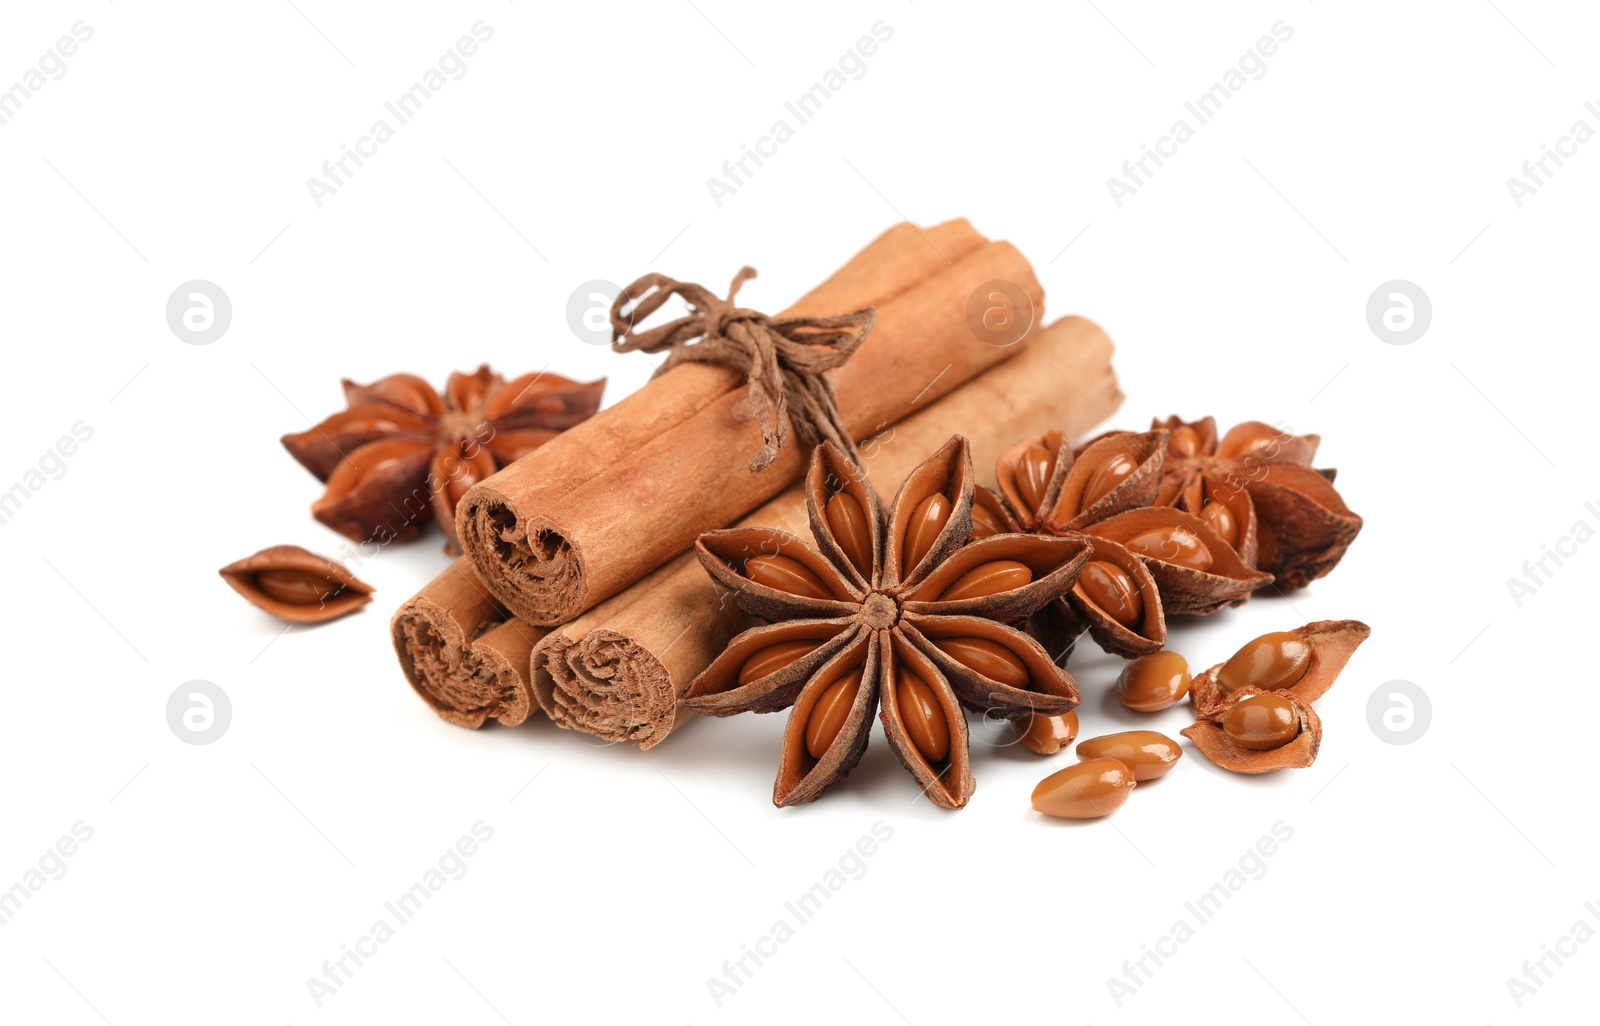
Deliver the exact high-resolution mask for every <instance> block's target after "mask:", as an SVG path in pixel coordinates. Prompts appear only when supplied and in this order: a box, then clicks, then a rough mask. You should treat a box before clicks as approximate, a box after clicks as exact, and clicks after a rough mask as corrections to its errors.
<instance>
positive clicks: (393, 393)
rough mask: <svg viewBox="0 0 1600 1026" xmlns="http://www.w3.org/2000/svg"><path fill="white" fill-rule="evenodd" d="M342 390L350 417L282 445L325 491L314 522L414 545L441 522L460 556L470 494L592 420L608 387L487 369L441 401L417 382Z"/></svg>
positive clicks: (456, 382)
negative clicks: (459, 524)
mask: <svg viewBox="0 0 1600 1026" xmlns="http://www.w3.org/2000/svg"><path fill="white" fill-rule="evenodd" d="M343 384H344V395H345V404H346V408H345V409H343V410H340V411H339V412H338V413H335V414H333V415H332V416H331V417H328V418H327V419H326V420H324V421H322V423H320V424H317V425H315V426H314V427H311V428H309V429H307V430H305V431H300V432H297V433H295V434H288V435H284V436H283V445H284V448H286V449H288V450H289V453H290V455H292V456H293V457H294V458H295V459H297V460H299V461H300V463H301V465H302V466H304V467H305V468H306V469H307V470H309V471H311V472H312V473H313V474H315V475H316V476H317V477H318V479H320V480H322V481H326V482H327V484H328V490H327V491H326V492H325V493H324V494H323V495H322V497H321V498H320V499H318V500H317V501H316V502H314V503H312V505H311V513H312V515H313V516H315V517H316V518H317V519H318V520H320V521H321V522H322V523H324V524H326V525H327V526H329V527H331V528H333V529H334V530H335V531H338V532H339V533H340V534H342V535H344V536H345V537H347V538H350V539H352V540H354V541H360V542H366V541H372V542H379V543H387V542H390V541H404V540H406V539H409V538H412V537H414V536H415V535H416V534H417V533H418V532H419V531H420V530H421V529H422V527H423V525H425V524H426V523H427V522H428V521H429V520H430V519H434V518H437V519H438V521H439V525H440V526H441V527H442V528H444V533H445V541H446V544H445V551H446V552H448V553H450V554H451V555H455V554H457V553H459V551H460V547H459V544H458V542H457V539H456V531H455V508H456V503H457V502H458V501H460V499H461V496H462V495H463V494H464V493H465V492H466V490H467V489H468V488H470V487H472V486H473V485H475V484H477V483H478V482H479V481H481V480H483V479H484V478H486V477H488V476H489V475H490V474H493V473H494V472H495V471H496V470H498V469H500V468H501V467H503V466H505V465H506V464H508V463H510V462H511V461H512V460H515V459H517V458H518V457H520V456H523V455H525V454H527V453H529V452H532V451H533V450H534V449H536V448H538V447H539V446H541V445H543V444H544V443H545V442H548V441H549V440H550V439H551V438H553V437H555V436H556V435H557V434H559V433H560V432H561V431H564V430H566V429H567V428H569V427H572V426H573V425H574V424H577V423H578V422H580V421H583V420H586V419H588V418H589V417H590V416H592V415H593V414H594V411H595V410H596V408H598V407H599V405H600V392H601V390H602V389H603V388H604V387H605V379H603V378H602V379H601V380H599V381H590V382H586V383H580V382H576V381H572V380H570V379H568V378H564V377H561V376H560V375H558V374H547V373H544V372H542V371H541V372H538V373H534V374H524V375H523V376H521V377H519V378H514V379H512V380H511V381H506V379H505V378H504V377H502V376H501V375H499V374H497V373H495V372H494V371H492V370H490V369H489V366H488V364H484V365H482V366H480V367H479V368H478V369H477V371H476V372H474V373H472V374H465V373H461V372H459V371H458V372H456V373H453V374H451V375H450V380H449V383H448V384H447V385H446V386H445V391H444V394H443V395H440V394H439V393H438V392H437V391H435V390H434V388H433V386H432V385H430V384H428V383H427V382H426V381H424V380H423V379H422V378H420V377H418V376H417V375H415V374H391V375H389V376H388V377H386V378H382V379H380V380H378V381H374V382H373V383H372V384H370V385H358V384H356V383H355V382H353V381H351V380H349V379H348V378H346V379H345V380H344V382H343Z"/></svg>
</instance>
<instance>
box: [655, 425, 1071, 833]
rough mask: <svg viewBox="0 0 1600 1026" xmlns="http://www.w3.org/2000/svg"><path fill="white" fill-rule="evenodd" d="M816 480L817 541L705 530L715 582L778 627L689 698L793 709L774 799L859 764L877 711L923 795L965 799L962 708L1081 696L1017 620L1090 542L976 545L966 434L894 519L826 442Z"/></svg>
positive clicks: (930, 466) (698, 683) (926, 471)
mask: <svg viewBox="0 0 1600 1026" xmlns="http://www.w3.org/2000/svg"><path fill="white" fill-rule="evenodd" d="M805 487H806V504H807V508H808V510H809V512H810V521H811V530H812V534H813V535H814V536H815V538H816V543H817V548H816V549H812V548H810V547H809V546H807V545H806V544H805V543H804V542H802V541H801V540H800V539H798V538H796V537H794V536H792V535H789V534H786V533H784V532H782V531H774V530H765V529H753V528H746V529H733V530H726V531H712V532H708V533H706V534H703V535H701V536H700V540H699V541H698V543H697V544H696V546H695V549H696V552H697V554H698V556H699V558H700V561H701V563H702V564H703V565H704V566H705V568H706V570H707V572H708V573H709V574H710V575H711V577H712V578H713V579H714V580H716V581H717V582H718V583H719V584H721V585H722V586H724V587H726V588H727V589H729V591H730V592H731V593H732V594H733V597H734V598H735V600H736V601H738V602H739V604H740V605H742V606H743V607H744V608H745V609H746V610H748V611H749V612H751V613H754V614H755V615H757V616H759V617H762V618H763V619H765V620H768V621H770V622H769V623H768V624H765V625H763V626H760V627H756V628H753V629H751V630H748V631H745V632H744V633H743V634H740V635H739V636H738V637H736V638H734V640H733V641H732V642H731V643H730V644H729V645H728V648H727V650H726V651H725V652H723V654H722V655H721V656H719V657H718V658H717V659H716V660H715V661H714V662H713V663H712V664H711V665H710V666H709V667H707V668H706V669H705V671H703V672H702V673H701V674H700V675H699V676H698V677H696V678H695V679H694V680H693V681H692V682H691V683H690V685H689V688H688V690H687V691H686V692H685V695H684V698H683V701H682V705H683V707H684V708H686V709H690V710H694V711H696V712H702V713H707V714H710V715H714V716H728V715H732V714H734V713H740V712H774V711H777V710H779V709H785V708H790V709H791V712H790V714H789V720H788V726H787V727H786V728H785V731H784V741H783V752H782V756H781V759H780V763H779V769H778V777H777V781H776V783H775V784H774V787H773V802H774V803H775V804H777V805H780V806H785V805H795V804H799V803H802V802H808V801H812V800H814V799H815V798H817V797H818V796H819V795H821V793H822V792H823V790H824V789H826V788H827V787H828V786H829V785H830V784H832V783H834V782H835V781H837V780H839V779H840V778H842V777H843V776H845V775H846V774H847V773H849V771H850V770H851V769H852V768H853V767H854V766H855V764H856V763H857V762H858V761H859V760H860V758H861V755H862V753H863V752H864V751H865V750H866V746H867V740H868V737H869V735H870V733H871V727H872V716H873V713H874V712H875V711H876V712H877V713H878V716H879V718H880V720H881V721H882V723H883V728H884V734H885V735H886V737H887V738H888V741H889V747H890V748H891V750H892V751H893V752H894V754H895V756H896V757H897V758H898V759H899V760H900V762H901V763H902V764H903V765H904V766H905V767H906V768H907V769H908V770H909V771H910V772H911V774H912V776H914V777H915V778H916V780H917V782H918V783H919V784H921V785H922V787H923V789H924V791H925V793H926V794H927V795H928V797H929V798H930V799H931V800H932V801H933V802H934V803H935V804H937V805H940V806H943V807H945V808H960V807H961V806H963V805H965V804H966V802H967V800H968V798H970V797H971V795H972V792H973V789H974V787H975V786H976V785H975V782H974V780H973V778H972V772H971V766H970V758H969V752H968V744H967V724H966V716H965V714H964V712H963V708H964V707H965V708H972V709H980V710H983V711H985V712H986V713H994V714H997V715H1000V716H1003V717H1007V718H1013V719H1021V718H1024V717H1028V716H1031V715H1032V714H1033V713H1035V712H1039V713H1046V714H1052V713H1065V712H1067V711H1069V710H1071V709H1072V708H1073V707H1074V706H1076V705H1077V704H1078V689H1077V684H1076V682H1075V681H1073V679H1072V676H1071V675H1070V674H1068V673H1067V672H1066V671H1065V670H1063V669H1062V668H1060V667H1059V666H1057V665H1056V664H1055V662H1054V661H1053V660H1052V659H1051V658H1050V656H1049V654H1048V653H1046V652H1045V651H1044V649H1043V648H1041V647H1040V645H1039V643H1038V642H1037V641H1035V640H1034V639H1032V638H1030V637H1028V636H1027V635H1026V634H1024V633H1022V632H1021V631H1019V630H1016V629H1015V628H1013V627H1010V626H1008V624H1010V623H1014V622H1019V621H1022V620H1024V619H1026V618H1027V617H1028V616H1029V615H1031V614H1032V613H1033V612H1035V611H1036V610H1038V609H1039V608H1040V607H1042V606H1044V605H1045V604H1046V603H1048V602H1050V601H1051V600H1053V599H1056V598H1058V597H1060V596H1061V595H1062V594H1064V593H1065V592H1066V591H1067V590H1068V589H1069V588H1070V587H1071V586H1072V583H1073V581H1074V580H1076V578H1077V574H1078V572H1079V570H1080V569H1081V567H1082V566H1083V563H1084V562H1085V561H1086V560H1087V558H1088V545H1087V544H1086V543H1085V542H1084V540H1083V539H1082V538H1081V537H1076V536H1075V537H1070V538H1050V537H1038V536H1033V535H1025V534H1002V535H997V536H994V537H990V538H986V539H984V540H982V541H978V542H974V543H973V544H970V545H968V544H967V542H968V540H969V537H970V535H971V532H972V512H971V510H972V502H973V492H974V486H973V483H972V461H971V455H970V451H969V446H968V443H967V441H966V439H964V438H961V437H960V436H957V437H955V438H952V439H951V440H950V442H949V443H947V444H946V445H945V446H943V447H942V448H941V449H940V450H939V451H938V452H936V453H934V455H933V456H932V457H930V458H929V459H928V460H927V461H926V462H924V463H923V464H922V465H921V466H919V467H918V468H917V469H916V470H915V471H913V472H912V474H911V475H910V476H909V477H908V478H907V479H906V481H905V483H904V484H903V485H902V486H901V488H900V491H899V493H898V495H897V496H896V497H895V500H894V503H893V504H892V505H891V507H890V509H889V512H888V514H887V515H885V514H884V512H883V510H882V506H881V504H880V503H879V501H878V498H877V496H876V494H875V493H874V492H873V490H872V488H871V487H870V485H869V484H868V483H867V481H866V479H865V477H864V476H863V474H862V471H861V470H860V468H859V467H857V466H855V465H854V464H852V463H851V462H850V461H849V460H848V459H847V458H846V457H845V456H844V454H843V453H841V452H840V451H839V450H838V449H836V448H834V447H833V446H831V445H821V446H818V447H817V449H816V450H815V451H814V453H813V454H812V458H811V463H810V467H809V470H808V473H807V476H806V485H805Z"/></svg>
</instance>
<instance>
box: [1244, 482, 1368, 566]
mask: <svg viewBox="0 0 1600 1026" xmlns="http://www.w3.org/2000/svg"><path fill="white" fill-rule="evenodd" d="M1332 474H1333V472H1332V471H1327V472H1324V471H1320V470H1313V469H1311V468H1309V467H1299V466H1292V465H1274V466H1273V467H1272V469H1271V471H1270V472H1269V473H1268V474H1267V475H1266V476H1265V477H1263V478H1262V479H1261V480H1259V481H1253V482H1251V484H1250V486H1249V492H1250V499H1251V501H1252V502H1253V503H1254V504H1255V508H1256V514H1257V516H1258V517H1259V518H1260V519H1261V520H1262V521H1264V522H1268V523H1271V524H1272V525H1273V535H1274V539H1275V546H1274V552H1273V553H1272V558H1271V560H1270V561H1266V560H1263V561H1262V564H1261V568H1262V569H1263V570H1266V571H1267V572H1269V573H1271V574H1272V575H1273V577H1274V580H1275V582H1276V583H1277V585H1278V587H1280V588H1282V589H1286V590H1293V589H1296V588H1304V587H1305V586H1306V585H1308V584H1310V583H1311V582H1312V581H1314V580H1316V579H1317V578H1318V577H1322V576H1324V575H1326V574H1327V573H1328V572H1329V571H1331V570H1332V569H1333V568H1334V567H1335V566H1337V565H1338V564H1339V561H1340V560H1341V559H1343V558H1344V554H1345V551H1346V550H1348V549H1349V548H1350V543H1351V542H1353V541H1355V538H1356V535H1357V534H1359V533H1360V532H1361V524H1362V521H1361V517H1360V516H1358V515H1357V514H1356V513H1354V512H1353V511H1352V510H1351V509H1350V507H1349V506H1347V505H1345V502H1344V499H1343V498H1342V497H1341V496H1340V495H1339V493H1338V491H1337V490H1336V489H1335V488H1334V487H1333V477H1332Z"/></svg>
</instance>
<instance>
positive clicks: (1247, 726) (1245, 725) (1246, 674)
mask: <svg viewBox="0 0 1600 1026" xmlns="http://www.w3.org/2000/svg"><path fill="white" fill-rule="evenodd" d="M1371 634H1372V629H1371V628H1370V627H1368V626H1367V625H1366V624H1364V623H1361V622H1360V621H1359V620H1319V621H1316V622H1314V623H1308V624H1306V625H1304V626H1302V627H1297V628H1295V629H1294V630H1292V631H1279V632H1274V633H1271V634H1264V635H1261V636H1260V637H1258V638H1254V639H1252V640H1251V641H1250V642H1248V643H1246V644H1245V645H1244V647H1242V648H1240V649H1239V651H1238V652H1236V653H1234V655H1233V656H1232V657H1231V658H1229V659H1228V660H1227V661H1226V662H1222V663H1219V664H1217V665H1216V666H1213V667H1212V668H1211V669H1209V670H1207V671H1205V672H1204V673H1202V674H1200V675H1199V676H1197V677H1196V678H1195V679H1194V684H1193V686H1192V687H1191V688H1190V691H1189V697H1190V700H1191V701H1192V702H1193V703H1194V706H1195V712H1196V718H1195V722H1194V724H1193V725H1192V726H1189V727H1186V728H1185V729H1184V730H1183V731H1182V733H1183V736H1185V737H1187V738H1189V740H1191V741H1193V742H1194V744H1195V747H1196V748H1198V749H1200V751H1201V752H1202V753H1203V754H1204V755H1205V756H1206V757H1207V758H1208V759H1210V760H1211V761H1212V762H1214V763H1216V764H1217V765H1218V766H1221V767H1222V768H1223V769H1227V770H1232V771H1233V772H1235V773H1267V772H1270V771H1272V770H1278V769H1289V768H1300V767H1305V766H1309V765H1311V764H1312V762H1314V761H1315V760H1316V757H1317V749H1318V747H1319V746H1320V745H1321V743H1322V720H1321V719H1320V718H1319V717H1318V716H1317V714H1316V713H1315V712H1314V711H1313V710H1312V708H1311V704H1312V703H1313V702H1315V701H1316V700H1317V699H1318V698H1321V697H1322V696H1323V695H1324V694H1325V693H1326V692H1327V690H1328V688H1330V687H1332V686H1333V682H1334V681H1335V680H1336V679H1337V678H1338V676H1339V672H1340V671H1341V670H1343V669H1344V666H1345V664H1346V663H1347V662H1349V659H1350V655H1351V653H1353V652H1354V651H1355V650H1356V648H1357V647H1358V646H1359V645H1360V644H1361V643H1362V642H1363V641H1365V640H1366V639H1367V638H1368V637H1369V636H1370V635H1371Z"/></svg>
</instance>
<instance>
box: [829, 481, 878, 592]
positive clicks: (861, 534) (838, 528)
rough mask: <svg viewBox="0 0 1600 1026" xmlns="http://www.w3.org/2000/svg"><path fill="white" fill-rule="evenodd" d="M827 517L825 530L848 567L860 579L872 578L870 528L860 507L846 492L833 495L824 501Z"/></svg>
mask: <svg viewBox="0 0 1600 1026" xmlns="http://www.w3.org/2000/svg"><path fill="white" fill-rule="evenodd" d="M827 517H828V527H829V528H830V529H831V530H832V531H833V536H834V537H835V538H836V539H838V541H839V547H840V548H841V549H844V555H845V558H846V559H848V560H849V561H850V565H851V566H853V567H855V568H856V569H857V570H859V571H860V572H861V575H862V576H863V577H870V576H872V528H871V526H869V525H868V523H867V514H866V511H865V510H863V509H862V508H861V503H859V502H857V501H856V497H855V496H854V495H851V494H850V493H849V492H835V493H834V495H833V498H831V499H829V500H828V506H827Z"/></svg>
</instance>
